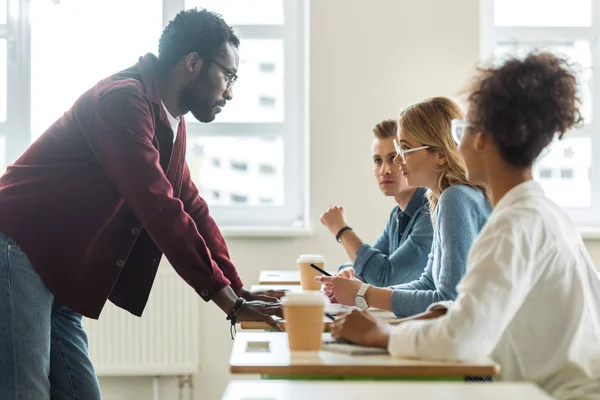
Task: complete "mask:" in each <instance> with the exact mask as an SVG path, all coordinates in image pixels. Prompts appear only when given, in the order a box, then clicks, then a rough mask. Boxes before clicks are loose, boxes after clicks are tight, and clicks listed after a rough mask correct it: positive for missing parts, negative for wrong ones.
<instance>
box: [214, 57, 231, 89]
mask: <svg viewBox="0 0 600 400" xmlns="http://www.w3.org/2000/svg"><path fill="white" fill-rule="evenodd" d="M209 61H210V62H212V63H214V64H215V65H217V66H218V67H219V68H221V70H223V73H224V74H225V79H227V87H226V88H225V90H226V91H227V90H229V89H231V87H232V86H233V84H234V83H235V82H237V80H238V76H237V74H236V73H235V72H233V71H232V70H230V69H229V68H227V67H226V66H224V65H223V64H221V63H220V62H218V61H216V60H212V59H211V60H209Z"/></svg>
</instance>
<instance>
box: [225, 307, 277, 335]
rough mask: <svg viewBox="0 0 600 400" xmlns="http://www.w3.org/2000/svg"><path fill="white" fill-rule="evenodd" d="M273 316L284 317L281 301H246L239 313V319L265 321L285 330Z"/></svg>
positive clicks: (240, 320) (239, 320)
mask: <svg viewBox="0 0 600 400" xmlns="http://www.w3.org/2000/svg"><path fill="white" fill-rule="evenodd" d="M273 316H277V317H280V318H283V308H282V306H281V303H272V302H265V301H246V304H244V305H243V306H242V308H241V309H240V312H239V313H238V315H237V318H236V319H237V321H238V322H242V321H264V322H266V323H267V324H269V325H270V326H272V327H273V328H275V329H277V330H278V331H280V332H283V328H282V327H281V326H280V325H279V324H278V323H277V322H275V320H274V319H273Z"/></svg>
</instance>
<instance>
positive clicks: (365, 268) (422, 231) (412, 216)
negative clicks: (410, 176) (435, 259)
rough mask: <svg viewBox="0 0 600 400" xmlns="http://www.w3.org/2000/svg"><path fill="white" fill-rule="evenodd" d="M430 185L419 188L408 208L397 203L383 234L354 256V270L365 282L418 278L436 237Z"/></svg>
mask: <svg viewBox="0 0 600 400" xmlns="http://www.w3.org/2000/svg"><path fill="white" fill-rule="evenodd" d="M425 193H426V189H424V188H418V189H417V190H416V191H415V194H414V195H413V197H412V198H411V200H410V201H409V203H408V205H407V206H406V209H405V210H401V209H400V207H398V206H396V207H394V209H393V210H392V213H391V214H390V218H389V220H388V223H387V225H386V226H385V229H384V231H383V234H382V235H381V236H380V237H379V238H378V239H377V240H376V241H375V243H374V244H373V245H372V246H370V245H368V244H363V245H362V246H360V247H359V248H358V250H357V251H356V254H355V257H354V273H355V274H356V276H357V277H358V278H359V279H360V280H361V281H363V282H366V283H370V284H371V285H375V286H380V287H382V286H383V287H385V286H388V287H389V286H392V285H399V284H401V283H407V282H412V281H413V280H415V279H418V278H419V276H420V275H421V273H422V272H423V268H425V266H426V265H427V257H428V254H429V252H430V251H431V243H432V241H433V226H432V224H431V216H430V214H429V202H428V201H427V198H426V197H425Z"/></svg>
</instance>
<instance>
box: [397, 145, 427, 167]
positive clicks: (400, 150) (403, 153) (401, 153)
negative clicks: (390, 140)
mask: <svg viewBox="0 0 600 400" xmlns="http://www.w3.org/2000/svg"><path fill="white" fill-rule="evenodd" d="M394 147H395V148H396V153H398V155H399V156H400V158H402V162H403V163H404V164H406V154H407V153H412V152H413V151H419V150H425V149H428V148H430V147H431V146H421V147H415V148H414V149H406V150H405V149H403V148H401V147H400V143H398V139H394Z"/></svg>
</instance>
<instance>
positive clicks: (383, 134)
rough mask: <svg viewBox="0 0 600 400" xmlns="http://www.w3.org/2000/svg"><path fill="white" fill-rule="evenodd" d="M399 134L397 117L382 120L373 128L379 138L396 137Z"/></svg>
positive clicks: (374, 134)
mask: <svg viewBox="0 0 600 400" xmlns="http://www.w3.org/2000/svg"><path fill="white" fill-rule="evenodd" d="M397 135H398V121H397V120H395V119H386V120H385V121H381V122H380V123H378V124H377V125H375V127H374V128H373V136H375V137H376V138H377V139H389V138H395V137H396V136H397Z"/></svg>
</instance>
